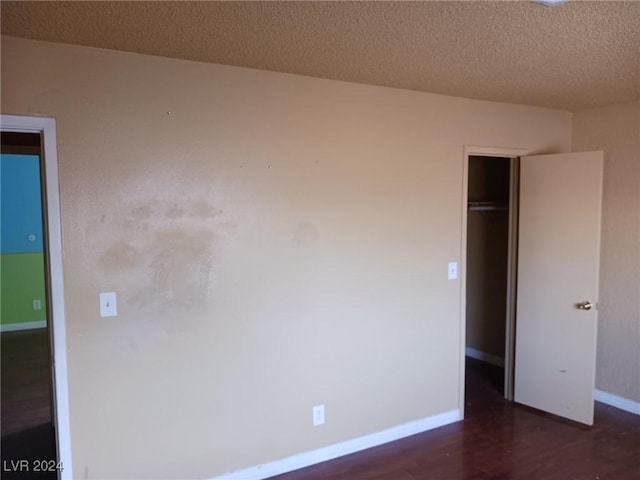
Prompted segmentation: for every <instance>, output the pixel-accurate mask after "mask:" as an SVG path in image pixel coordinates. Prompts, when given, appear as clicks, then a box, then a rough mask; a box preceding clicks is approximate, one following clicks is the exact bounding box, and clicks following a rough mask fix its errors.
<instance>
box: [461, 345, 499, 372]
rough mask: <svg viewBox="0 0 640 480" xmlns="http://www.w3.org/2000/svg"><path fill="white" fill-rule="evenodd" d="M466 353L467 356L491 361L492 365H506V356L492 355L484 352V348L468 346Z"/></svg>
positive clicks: (487, 361)
mask: <svg viewBox="0 0 640 480" xmlns="http://www.w3.org/2000/svg"><path fill="white" fill-rule="evenodd" d="M465 355H466V356H467V357H471V358H475V359H476V360H481V361H483V362H486V363H490V364H491V365H495V366H496V367H504V358H502V357H498V356H497V355H492V354H490V353H487V352H483V351H482V350H476V349H475V348H471V347H467V348H465Z"/></svg>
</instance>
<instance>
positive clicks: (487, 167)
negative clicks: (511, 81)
mask: <svg viewBox="0 0 640 480" xmlns="http://www.w3.org/2000/svg"><path fill="white" fill-rule="evenodd" d="M517 167H518V165H517V158H509V157H494V156H479V155H469V156H468V189H467V194H468V195H467V198H468V202H467V219H466V222H467V225H466V226H467V246H466V299H465V300H466V319H465V320H466V335H465V338H466V340H465V357H466V358H465V373H466V382H467V384H466V386H465V391H466V397H467V401H469V400H472V399H473V396H474V395H476V394H477V393H478V391H479V389H484V391H485V393H486V391H487V389H489V390H491V391H492V392H493V394H499V395H503V396H504V397H505V398H507V399H510V400H511V399H513V345H514V321H515V320H514V317H515V311H514V308H515V265H516V261H515V260H516V252H515V248H516V247H515V246H516V245H517V243H516V240H517V239H516V236H517V227H516V225H517V188H516V185H517Z"/></svg>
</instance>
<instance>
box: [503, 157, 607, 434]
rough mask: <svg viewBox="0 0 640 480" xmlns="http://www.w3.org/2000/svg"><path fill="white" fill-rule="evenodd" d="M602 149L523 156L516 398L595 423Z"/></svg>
mask: <svg viewBox="0 0 640 480" xmlns="http://www.w3.org/2000/svg"><path fill="white" fill-rule="evenodd" d="M602 166H603V153H602V152H585V153H569V154H558V155H538V156H530V157H522V159H521V164H520V217H519V242H518V297H517V313H516V315H517V317H516V348H515V350H516V361H515V380H514V383H515V385H514V387H515V392H514V394H515V395H514V399H515V401H516V402H518V403H522V404H525V405H529V406H531V407H534V408H537V409H540V410H544V411H546V412H549V413H553V414H555V415H559V416H562V417H566V418H569V419H571V420H575V421H578V422H581V423H586V424H587V425H592V424H593V390H594V388H595V365H596V330H597V316H598V312H597V302H598V266H599V257H600V213H601V198H602Z"/></svg>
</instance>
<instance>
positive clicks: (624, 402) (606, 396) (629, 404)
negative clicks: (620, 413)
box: [593, 390, 640, 415]
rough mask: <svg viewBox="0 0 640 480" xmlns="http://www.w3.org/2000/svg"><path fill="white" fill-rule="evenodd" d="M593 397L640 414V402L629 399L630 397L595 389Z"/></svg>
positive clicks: (626, 410)
mask: <svg viewBox="0 0 640 480" xmlns="http://www.w3.org/2000/svg"><path fill="white" fill-rule="evenodd" d="M593 398H594V400H596V401H597V402H602V403H606V404H607V405H611V406H612V407H616V408H619V409H620V410H624V411H625V412H629V413H635V414H636V415H640V402H636V401H634V400H629V399H628V398H624V397H619V396H618V395H614V394H613V393H609V392H603V391H602V390H594V392H593Z"/></svg>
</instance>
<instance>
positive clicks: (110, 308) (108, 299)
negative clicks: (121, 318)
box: [100, 292, 118, 318]
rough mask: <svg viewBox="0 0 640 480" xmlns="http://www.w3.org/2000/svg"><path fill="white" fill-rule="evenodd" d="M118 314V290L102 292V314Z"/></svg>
mask: <svg viewBox="0 0 640 480" xmlns="http://www.w3.org/2000/svg"><path fill="white" fill-rule="evenodd" d="M117 315H118V303H117V298H116V292H105V293H101V294H100V316H101V317H102V318H104V317H115V316H117Z"/></svg>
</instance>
